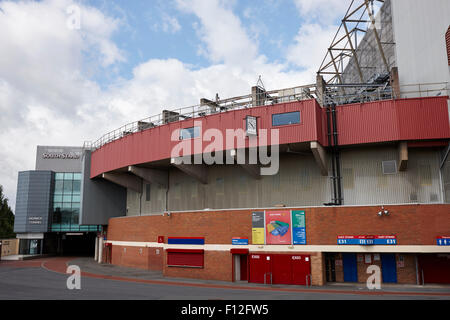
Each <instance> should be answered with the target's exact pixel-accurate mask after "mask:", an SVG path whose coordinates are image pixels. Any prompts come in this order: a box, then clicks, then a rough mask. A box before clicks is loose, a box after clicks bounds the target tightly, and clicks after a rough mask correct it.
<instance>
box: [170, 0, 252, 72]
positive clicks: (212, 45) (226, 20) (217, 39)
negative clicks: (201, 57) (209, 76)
mask: <svg viewBox="0 0 450 320" xmlns="http://www.w3.org/2000/svg"><path fill="white" fill-rule="evenodd" d="M176 2H177V4H178V7H179V8H180V9H182V10H184V11H186V12H189V13H193V14H195V15H196V16H197V17H198V18H199V19H200V21H201V27H200V29H199V35H200V38H201V39H202V41H203V42H204V43H205V44H206V46H207V48H206V52H207V55H208V58H209V59H210V60H211V61H212V62H214V63H221V62H225V63H226V64H232V65H241V66H243V65H246V64H248V63H250V62H251V61H252V60H253V59H255V58H256V57H257V55H258V44H257V43H256V42H255V41H252V40H251V39H250V38H249V36H248V34H247V32H246V30H245V29H244V27H243V26H242V24H241V21H240V20H239V18H238V17H237V16H236V15H234V14H233V12H232V10H231V7H230V4H229V3H227V2H226V1H220V0H208V1H204V0H176Z"/></svg>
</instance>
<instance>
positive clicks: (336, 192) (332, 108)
mask: <svg viewBox="0 0 450 320" xmlns="http://www.w3.org/2000/svg"><path fill="white" fill-rule="evenodd" d="M326 112H327V130H328V145H329V146H330V148H331V155H332V156H331V168H332V174H333V176H332V186H333V199H332V202H331V203H325V205H327V206H340V205H342V188H341V159H340V153H339V141H338V131H337V118H336V104H332V105H327V106H326Z"/></svg>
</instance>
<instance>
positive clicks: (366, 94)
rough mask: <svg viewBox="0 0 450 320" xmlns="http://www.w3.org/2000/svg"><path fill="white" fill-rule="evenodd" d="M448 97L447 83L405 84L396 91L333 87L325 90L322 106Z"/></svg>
mask: <svg viewBox="0 0 450 320" xmlns="http://www.w3.org/2000/svg"><path fill="white" fill-rule="evenodd" d="M436 96H450V86H449V83H448V82H437V83H420V84H407V85H401V86H399V89H398V91H395V90H394V88H393V87H391V86H388V85H358V86H355V87H352V86H351V85H349V86H339V85H337V86H335V87H329V88H327V91H326V93H325V97H324V104H333V103H334V104H336V105H344V104H351V103H362V102H372V101H382V100H391V99H403V98H427V97H436Z"/></svg>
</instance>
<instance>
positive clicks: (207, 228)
mask: <svg viewBox="0 0 450 320" xmlns="http://www.w3.org/2000/svg"><path fill="white" fill-rule="evenodd" d="M385 208H386V209H388V210H389V211H390V216H383V217H379V216H378V215H377V212H378V211H379V210H380V209H381V207H380V206H373V207H332V208H330V207H323V208H299V209H300V210H305V212H306V237H307V243H308V245H336V244H337V236H338V235H364V234H366V235H367V234H372V235H391V234H393V235H396V236H397V240H398V244H399V245H435V244H436V237H437V236H439V235H445V234H448V228H449V226H450V215H449V212H450V205H440V204H439V205H405V206H386V207H385ZM251 212H252V211H251V210H239V211H208V212H205V211H201V212H194V213H192V212H191V213H172V215H171V217H167V216H142V217H126V218H114V219H111V220H110V224H109V227H108V236H107V238H108V240H112V241H134V242H157V240H158V236H164V237H165V239H167V237H205V243H206V244H228V245H230V244H231V240H232V237H248V238H249V239H250V243H251V233H252V232H251ZM274 253H275V252H274ZM293 253H294V252H292V253H291V252H290V254H293ZM307 254H310V255H311V269H312V282H313V284H314V285H323V284H324V283H325V274H324V273H325V266H324V263H325V261H324V254H323V253H307ZM402 256H403V257H404V265H405V266H404V267H399V268H398V282H399V283H416V275H415V273H416V271H415V260H414V255H413V254H411V255H408V254H404V255H402ZM362 257H363V261H362V262H361V261H360V262H358V277H359V282H365V281H366V280H367V278H368V276H369V275H368V274H367V273H366V270H367V266H368V265H366V264H365V263H364V256H363V255H362ZM231 259H232V255H231V254H230V252H229V251H205V262H204V268H199V269H197V268H178V267H167V265H166V261H167V256H166V253H165V252H164V250H162V248H161V249H160V252H159V254H157V253H156V249H155V248H146V247H143V248H139V247H126V246H125V247H124V246H116V245H113V251H112V263H113V264H116V265H122V266H128V267H134V268H142V269H152V270H163V274H164V275H165V276H168V277H179V278H197V279H211V280H221V281H232V262H231ZM336 259H337V260H339V259H340V260H341V261H342V257H341V255H340V254H337V255H336ZM372 259H373V256H372ZM397 259H399V255H397ZM372 263H373V264H381V262H380V261H378V262H377V261H372ZM336 281H337V282H343V270H342V266H340V265H338V264H337V265H336Z"/></svg>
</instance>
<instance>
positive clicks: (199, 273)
mask: <svg viewBox="0 0 450 320" xmlns="http://www.w3.org/2000/svg"><path fill="white" fill-rule="evenodd" d="M204 259H205V260H204V268H180V267H168V266H167V264H166V263H165V264H164V269H163V274H164V276H167V277H173V278H195V279H204V280H219V281H233V278H232V277H233V274H232V267H231V262H232V261H231V259H232V255H231V254H230V252H227V251H205V256H204ZM164 261H167V252H165V254H164Z"/></svg>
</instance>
